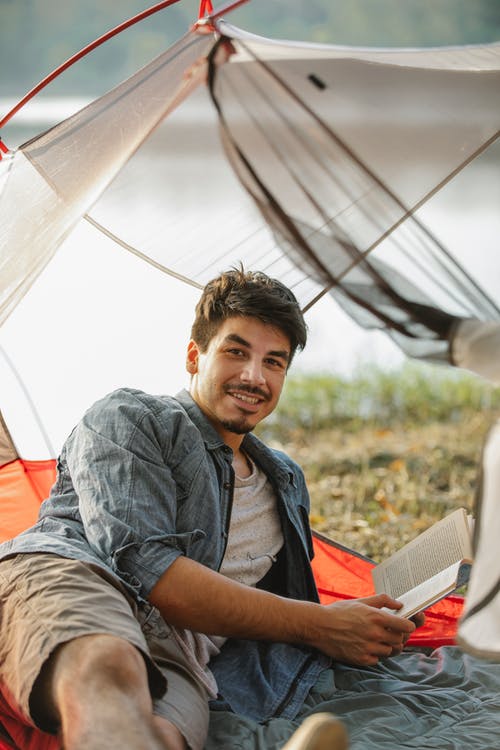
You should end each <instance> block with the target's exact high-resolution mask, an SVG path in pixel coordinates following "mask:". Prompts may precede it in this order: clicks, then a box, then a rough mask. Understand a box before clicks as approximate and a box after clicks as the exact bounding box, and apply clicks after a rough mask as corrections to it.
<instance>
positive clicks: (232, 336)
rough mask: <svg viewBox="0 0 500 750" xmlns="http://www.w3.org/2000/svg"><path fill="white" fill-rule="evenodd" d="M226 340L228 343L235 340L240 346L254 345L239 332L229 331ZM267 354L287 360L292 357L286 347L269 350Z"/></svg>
mask: <svg viewBox="0 0 500 750" xmlns="http://www.w3.org/2000/svg"><path fill="white" fill-rule="evenodd" d="M224 341H227V342H228V343H229V342H233V343H234V344H239V345H240V346H245V347H246V348H247V349H251V348H252V345H251V344H250V343H249V342H248V341H246V340H245V339H244V338H242V337H241V336H238V334H237V333H229V334H228V335H227V336H226V338H225V339H224ZM266 356H267V357H279V358H280V359H283V360H284V361H285V362H288V360H289V359H290V352H289V351H287V350H286V349H283V350H281V349H278V350H276V351H270V352H267V353H266Z"/></svg>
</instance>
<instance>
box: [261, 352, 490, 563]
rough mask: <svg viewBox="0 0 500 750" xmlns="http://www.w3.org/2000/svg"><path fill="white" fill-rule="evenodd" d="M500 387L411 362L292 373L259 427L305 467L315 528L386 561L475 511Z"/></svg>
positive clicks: (269, 440) (456, 373) (274, 443)
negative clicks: (392, 367) (352, 371)
mask: <svg viewBox="0 0 500 750" xmlns="http://www.w3.org/2000/svg"><path fill="white" fill-rule="evenodd" d="M499 416H500V390H499V389H494V388H493V387H491V386H489V385H488V384H486V383H485V382H484V381H481V380H479V379H478V378H475V377H473V376H471V375H468V374H464V373H458V372H455V371H453V370H450V369H449V368H439V367H430V366H418V365H408V366H406V367H404V368H403V369H402V370H399V371H397V372H392V373H384V372H377V371H375V372H371V373H370V376H369V377H368V376H365V375H364V374H360V375H359V376H358V377H355V378H353V379H350V380H343V379H341V378H335V377H331V376H322V375H321V376H296V377H292V378H291V379H290V381H289V383H288V384H287V387H286V390H285V392H284V394H283V398H282V402H281V404H280V407H279V409H278V410H277V412H276V415H275V417H274V418H273V420H272V421H271V422H270V423H268V424H267V425H265V426H262V427H261V429H260V433H261V434H262V436H263V437H264V438H265V439H266V440H267V442H268V443H270V444H271V445H273V447H277V448H281V449H283V450H285V451H286V452H287V453H288V454H289V455H290V456H292V457H293V458H294V459H295V460H297V461H298V463H299V464H300V465H301V466H302V468H303V469H304V473H305V475H306V479H307V483H308V487H309V492H310V495H311V524H312V526H313V528H316V529H317V530H318V531H321V532H322V533H324V534H326V535H327V536H330V537H332V538H334V539H336V540H338V541H340V542H342V543H343V544H345V545H347V546H349V547H352V548H354V549H356V550H357V551H358V552H361V553H363V554H365V555H368V556H369V557H372V558H373V559H374V560H376V561H380V560H382V559H384V558H385V557H387V556H388V555H389V554H391V553H392V552H394V551H395V550H396V549H398V548H399V547H401V546H402V545H403V544H405V543H406V542H408V541H409V540H410V539H412V538H413V537H415V536H416V535H417V534H419V533H420V532H421V531H423V530H424V529H426V528H427V527H428V526H430V525H432V524H433V523H434V522H435V521H437V520H439V519H440V518H442V517H443V516H444V515H445V514H446V513H448V512H449V511H451V510H454V509H455V508H458V507H465V508H468V509H471V510H472V509H473V505H474V495H475V489H476V484H477V476H478V465H479V459H480V454H481V447H482V443H483V440H484V437H485V434H486V432H487V430H488V428H489V426H490V424H491V423H492V421H493V420H494V419H495V418H498V417H499Z"/></svg>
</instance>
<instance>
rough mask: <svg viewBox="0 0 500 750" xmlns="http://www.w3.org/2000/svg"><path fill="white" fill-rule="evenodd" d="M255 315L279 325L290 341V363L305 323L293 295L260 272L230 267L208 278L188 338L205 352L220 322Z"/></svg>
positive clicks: (304, 337)
mask: <svg viewBox="0 0 500 750" xmlns="http://www.w3.org/2000/svg"><path fill="white" fill-rule="evenodd" d="M237 316H240V317H251V318H257V320H260V321H261V322H262V323H265V324H266V325H271V326H274V327H276V328H279V330H280V331H282V332H283V333H284V334H285V335H286V336H287V338H288V340H289V341H290V362H291V361H292V358H293V355H294V354H295V352H296V350H297V349H303V348H304V347H305V345H306V341H307V326H306V324H305V321H304V316H303V315H302V311H301V309H300V307H299V303H298V302H297V299H296V298H295V295H294V294H293V293H292V292H291V291H290V289H288V287H286V286H285V285H284V284H282V283H281V281H278V280H277V279H272V278H271V277H270V276H267V275H266V274H265V273H262V272H261V271H245V270H244V269H243V268H239V269H237V268H234V269H231V270H229V271H226V272H224V273H222V274H221V275H220V276H218V277H217V278H216V279H212V281H209V282H208V284H207V285H206V286H205V288H204V289H203V292H202V295H201V298H200V300H199V302H198V304H197V305H196V313H195V320H194V323H193V326H192V328H191V338H192V339H193V340H194V341H196V343H197V344H198V346H199V347H200V349H201V351H202V352H205V351H206V350H207V348H208V345H209V344H210V341H211V340H212V338H213V337H214V335H215V334H216V333H217V331H218V330H219V328H220V326H221V325H222V323H223V322H224V321H225V320H227V319H228V318H232V317H237Z"/></svg>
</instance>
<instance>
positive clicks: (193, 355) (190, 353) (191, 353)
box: [186, 339, 200, 375]
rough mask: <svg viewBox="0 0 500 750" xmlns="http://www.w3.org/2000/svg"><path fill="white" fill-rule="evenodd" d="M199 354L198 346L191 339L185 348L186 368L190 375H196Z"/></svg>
mask: <svg viewBox="0 0 500 750" xmlns="http://www.w3.org/2000/svg"><path fill="white" fill-rule="evenodd" d="M199 354H200V350H199V348H198V344H197V343H196V341H193V339H191V341H190V342H189V344H188V348H187V356H186V370H187V371H188V372H189V374H190V375H196V373H197V372H198V356H199Z"/></svg>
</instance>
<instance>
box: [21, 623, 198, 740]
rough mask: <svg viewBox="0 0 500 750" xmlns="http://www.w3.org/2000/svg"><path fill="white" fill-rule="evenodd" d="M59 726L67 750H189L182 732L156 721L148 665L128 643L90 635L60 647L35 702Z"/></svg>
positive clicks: (37, 689) (37, 709)
mask: <svg viewBox="0 0 500 750" xmlns="http://www.w3.org/2000/svg"><path fill="white" fill-rule="evenodd" d="M31 706H32V711H33V712H34V713H35V714H38V713H39V712H42V713H44V714H45V715H46V717H47V718H48V719H49V721H50V722H51V723H52V722H53V723H54V724H59V725H60V727H61V730H60V734H61V739H62V742H63V746H64V748H65V750H101V748H102V750H111V748H117V750H118V748H120V750H121V749H122V748H127V749H130V750H135V749H136V748H137V750H139V749H140V750H143V749H144V748H148V750H165V748H168V750H184V749H185V747H186V745H185V742H184V739H183V737H182V735H181V734H180V732H179V731H178V730H177V728H176V727H174V725H173V724H171V723H170V722H168V721H166V720H165V719H161V720H158V719H157V718H154V717H153V710H152V709H153V705H152V700H151V696H150V691H149V686H148V676H147V670H146V665H145V662H144V659H143V657H142V656H141V654H140V653H139V651H138V650H137V649H136V648H135V647H134V646H132V645H131V644H130V643H128V642H127V641H125V640H123V639H122V638H118V637H116V636H111V635H88V636H81V637H79V638H76V639H74V640H72V641H70V642H68V643H65V644H63V645H61V646H59V647H58V648H57V650H56V652H55V653H54V654H53V656H52V657H51V658H50V659H49V661H48V662H47V664H46V665H45V667H44V669H43V671H42V673H41V675H40V677H39V679H38V680H37V682H36V684H35V686H34V688H33V692H32V697H31Z"/></svg>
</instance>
